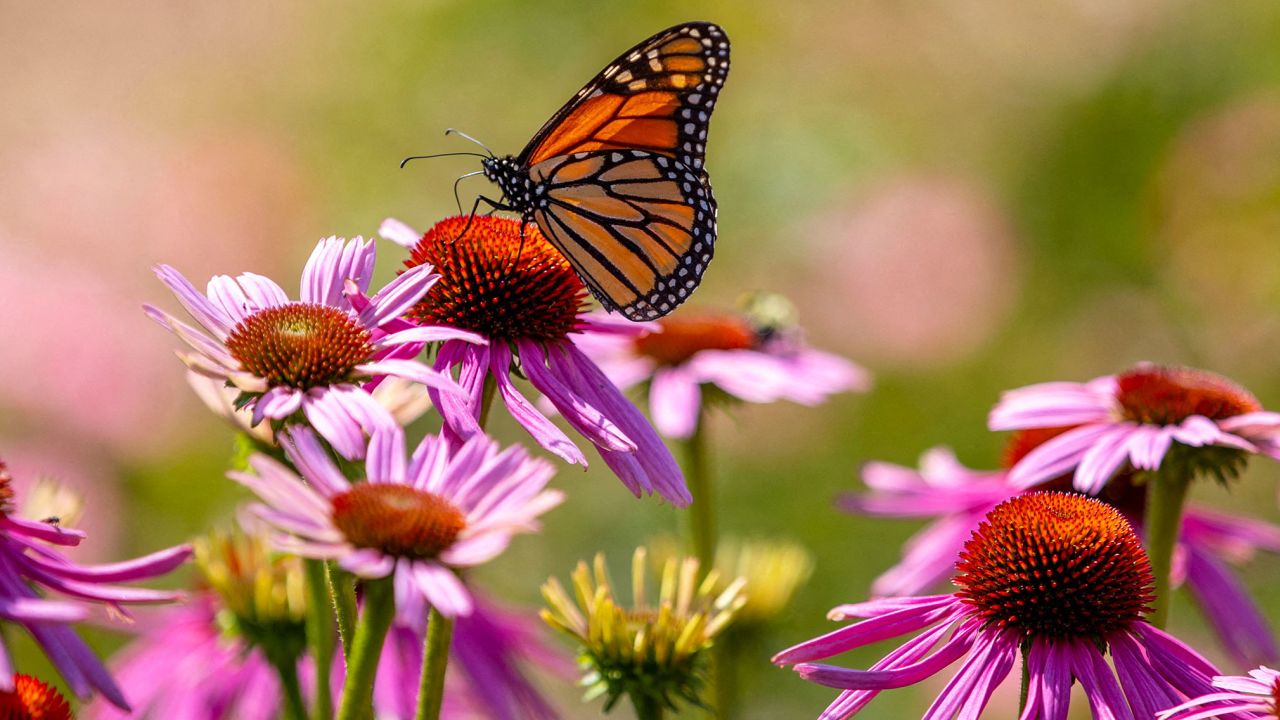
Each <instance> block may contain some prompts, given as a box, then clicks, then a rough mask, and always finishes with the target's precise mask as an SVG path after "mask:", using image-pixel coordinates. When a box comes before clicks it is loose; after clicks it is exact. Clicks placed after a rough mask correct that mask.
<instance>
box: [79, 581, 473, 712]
mask: <svg viewBox="0 0 1280 720" xmlns="http://www.w3.org/2000/svg"><path fill="white" fill-rule="evenodd" d="M217 613H218V606H217V603H216V601H215V599H214V597H213V596H212V595H211V594H207V593H206V594H201V595H200V596H199V597H197V598H195V600H194V601H192V602H191V603H190V604H188V605H184V606H182V607H178V608H173V609H171V610H169V611H167V612H166V613H165V614H163V615H160V616H159V617H156V618H153V620H152V622H151V624H150V627H149V628H148V629H147V630H146V631H145V632H143V633H142V634H141V635H140V636H139V637H138V638H137V639H136V640H134V642H133V643H132V644H130V645H129V646H128V647H127V648H125V650H124V651H123V652H121V653H120V654H119V655H117V656H116V657H115V658H113V660H112V663H111V665H112V668H113V670H114V672H115V674H116V677H117V678H119V680H120V684H121V685H123V686H124V688H125V690H126V692H127V693H128V694H129V696H130V698H131V699H132V701H133V704H134V706H135V708H136V710H134V711H132V712H122V711H121V710H118V709H116V708H113V707H111V706H110V705H108V704H107V703H105V702H101V701H96V702H94V703H93V704H91V705H89V706H88V707H87V708H86V709H85V718H86V720H123V718H139V719H140V720H141V719H145V720H276V719H277V718H279V717H280V716H281V713H282V712H283V711H284V698H283V693H282V691H281V688H280V677H279V675H278V674H277V672H276V670H275V669H274V668H273V667H272V666H271V663H270V662H269V661H268V660H267V658H266V656H265V654H264V653H263V652H262V650H261V649H260V648H258V647H257V646H254V645H251V644H249V643H246V642H245V641H244V640H243V639H241V638H239V637H236V636H234V635H228V634H226V633H225V632H224V631H223V629H222V628H220V627H219V624H218V619H217ZM422 644H423V638H422V636H421V635H420V634H415V633H413V632H412V631H411V630H408V629H406V628H404V627H401V626H396V627H393V628H392V632H391V634H389V635H388V636H387V642H386V644H385V645H384V646H383V650H382V656H381V660H380V662H379V665H378V669H379V672H378V676H377V679H376V681H375V685H374V707H375V709H376V710H377V713H378V717H379V718H381V719H383V720H411V718H412V717H413V715H414V710H415V700H416V695H417V688H418V670H419V667H420V666H421V664H422ZM343 667H344V663H343V659H342V657H341V656H340V655H339V657H337V658H335V659H334V666H333V672H332V682H331V687H332V688H333V693H334V701H335V702H337V701H338V700H339V698H340V695H341V688H342V679H343V677H344V672H343ZM312 668H313V663H312V660H311V658H309V657H303V658H302V659H301V660H300V661H299V662H298V676H299V678H300V679H301V681H302V683H303V685H304V687H303V692H304V694H305V695H307V696H308V697H310V696H311V693H312V692H313V689H312V688H310V687H309V684H310V683H311V681H312V677H313V674H314V673H313V670H312ZM450 678H451V680H450V681H449V682H447V684H446V691H445V698H444V711H443V715H442V717H451V718H452V717H479V715H478V714H476V713H475V712H474V710H472V709H471V708H472V705H471V702H470V700H469V699H468V697H467V693H466V688H464V687H461V686H460V685H459V683H458V682H457V681H456V680H455V679H453V676H450Z"/></svg>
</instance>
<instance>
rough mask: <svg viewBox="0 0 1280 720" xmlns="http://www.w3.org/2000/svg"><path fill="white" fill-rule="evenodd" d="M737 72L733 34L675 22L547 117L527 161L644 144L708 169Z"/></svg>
mask: <svg viewBox="0 0 1280 720" xmlns="http://www.w3.org/2000/svg"><path fill="white" fill-rule="evenodd" d="M728 74H729V39H728V37H726V36H725V34H724V31H723V30H721V29H720V27H719V26H717V25H713V24H712V23H706V22H693V23H685V24H683V25H676V26H675V27H671V28H668V29H666V30H663V31H662V32H660V33H658V34H656V35H654V36H653V37H651V38H649V39H647V40H645V41H643V42H641V43H640V44H638V45H636V46H635V47H633V48H631V49H630V50H628V51H627V52H625V53H623V54H622V55H621V56H620V57H619V58H618V59H617V60H614V61H613V62H612V63H610V64H609V65H608V66H606V67H605V69H604V70H601V71H600V74H599V75H596V77H595V78H594V79H593V80H592V81H591V82H589V83H587V85H586V87H584V88H582V90H580V91H578V94H577V95H575V96H574V97H573V99H572V100H570V101H569V102H568V103H567V104H565V106H564V107H562V108H560V111H559V112H557V113H556V114H555V115H553V116H552V118H551V119H550V120H548V121H547V123H546V124H545V125H543V126H542V129H541V130H539V131H538V133H537V134H536V135H534V136H533V139H532V140H530V141H529V144H528V145H527V146H526V147H525V149H524V152H522V153H521V154H520V156H519V158H517V162H518V163H519V164H520V165H521V166H522V167H526V168H532V167H533V166H535V165H538V164H540V163H543V162H546V161H548V160H550V159H552V158H556V157H562V156H566V155H572V154H575V153H583V152H597V151H601V150H644V151H647V152H649V153H653V154H655V155H665V156H666V157H669V158H672V159H675V160H678V161H679V162H680V164H681V165H683V166H684V167H686V168H689V169H691V170H694V171H696V172H701V171H702V165H703V160H704V157H705V154H706V143H707V123H708V120H709V119H710V118H711V111H712V109H713V108H714V107H715V104H716V98H717V97H718V96H719V94H720V88H721V87H723V86H724V81H725V77H727V76H728Z"/></svg>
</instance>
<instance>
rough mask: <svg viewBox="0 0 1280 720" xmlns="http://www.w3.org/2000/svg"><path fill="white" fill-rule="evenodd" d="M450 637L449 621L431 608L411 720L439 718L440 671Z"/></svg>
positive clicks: (441, 680) (442, 679)
mask: <svg viewBox="0 0 1280 720" xmlns="http://www.w3.org/2000/svg"><path fill="white" fill-rule="evenodd" d="M452 637H453V621H452V620H450V619H449V618H447V617H445V616H443V615H441V614H440V613H439V612H438V611H437V610H436V609H435V608H434V607H433V608H431V615H430V619H429V620H428V621H427V642H426V646H425V649H424V651H423V658H422V679H421V682H420V683H419V685H418V713H417V714H416V715H414V718H415V720H439V718H440V706H441V704H442V703H443V702H444V671H445V668H446V667H448V665H449V641H450V639H451V638H452Z"/></svg>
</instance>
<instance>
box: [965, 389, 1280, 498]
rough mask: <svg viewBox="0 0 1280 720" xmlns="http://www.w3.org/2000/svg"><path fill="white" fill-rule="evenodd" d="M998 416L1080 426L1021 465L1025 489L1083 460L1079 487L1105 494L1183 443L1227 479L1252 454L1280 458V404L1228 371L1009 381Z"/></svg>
mask: <svg viewBox="0 0 1280 720" xmlns="http://www.w3.org/2000/svg"><path fill="white" fill-rule="evenodd" d="M989 425H990V427H991V429H992V430H1020V429H1028V428H1051V427H1067V426H1071V428H1072V429H1071V430H1068V431H1067V432H1064V433H1062V434H1061V435H1059V436H1057V437H1055V438H1053V439H1052V440H1050V441H1048V442H1046V443H1044V444H1043V445H1041V446H1039V447H1037V448H1036V449H1035V450H1033V451H1031V452H1030V453H1028V454H1027V455H1026V457H1024V458H1022V460H1021V461H1019V462H1018V463H1017V464H1016V465H1014V466H1013V468H1012V469H1011V470H1010V472H1009V480H1010V482H1012V483H1013V484H1015V485H1017V486H1018V487H1022V488H1027V487H1031V486H1033V485H1036V484H1039V483H1042V482H1044V481H1045V480H1049V479H1051V478H1054V477H1057V476H1058V475H1061V474H1062V473H1064V472H1067V471H1069V470H1072V469H1074V470H1075V480H1074V485H1075V488H1076V489H1077V490H1079V491H1081V492H1084V493H1088V494H1097V493H1098V492H1099V491H1100V490H1101V489H1102V487H1103V486H1105V485H1106V484H1107V482H1108V481H1109V480H1110V479H1111V478H1112V477H1113V476H1114V475H1115V474H1116V473H1117V472H1118V471H1120V470H1122V469H1123V468H1125V467H1126V466H1128V467H1132V468H1135V469H1138V470H1155V469H1157V468H1159V467H1160V466H1161V463H1162V462H1163V461H1164V459H1165V457H1166V456H1167V455H1168V454H1169V453H1170V452H1174V451H1176V452H1180V453H1182V455H1181V456H1182V457H1184V458H1185V459H1186V461H1188V462H1190V463H1191V467H1192V468H1193V469H1194V470H1196V471H1199V472H1204V473H1209V474H1212V475H1215V476H1217V477H1218V478H1219V479H1223V480H1225V479H1226V478H1228V477H1233V476H1234V475H1236V474H1237V473H1238V472H1239V470H1240V467H1241V466H1242V465H1243V463H1244V459H1245V456H1246V454H1248V453H1262V454H1266V455H1269V456H1271V457H1274V458H1280V413H1273V412H1264V411H1263V409H1262V405H1261V404H1259V403H1258V401H1257V399H1255V398H1254V397H1253V395H1251V394H1250V393H1249V392H1248V391H1247V390H1245V389H1244V388H1242V387H1240V386H1238V385H1236V384H1235V383H1232V382H1231V381H1229V380H1227V379H1226V378H1223V377H1220V376H1218V375H1214V374H1212V373H1208V372H1205V371H1203V370H1193V369H1190V368H1163V367H1157V366H1154V365H1147V364H1142V365H1138V366H1137V367H1135V368H1134V369H1132V370H1129V371H1127V372H1125V373H1122V374H1120V375H1115V376H1112V375H1107V376H1104V377H1100V378H1096V379H1094V380H1091V381H1089V382H1087V383H1071V382H1052V383H1043V384H1040V385H1032V386H1029V387H1025V388H1021V389H1018V390H1010V391H1008V392H1006V393H1005V394H1004V396H1003V397H1002V398H1001V399H1000V402H999V404H997V405H996V407H995V408H994V409H993V410H992V411H991V417H990V420H989ZM1192 448H1199V450H1192ZM1212 449H1227V451H1228V452H1209V450H1212Z"/></svg>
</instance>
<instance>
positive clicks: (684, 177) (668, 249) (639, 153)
mask: <svg viewBox="0 0 1280 720" xmlns="http://www.w3.org/2000/svg"><path fill="white" fill-rule="evenodd" d="M530 174H531V176H532V179H533V181H534V182H535V183H536V184H537V185H538V186H539V187H541V190H540V192H541V193H543V194H544V195H545V199H546V202H539V203H538V209H536V210H535V211H534V212H533V219H534V222H536V223H537V224H538V227H539V229H541V230H542V231H543V234H544V235H545V236H546V237H547V238H548V239H549V240H550V241H551V242H552V243H554V244H555V245H556V247H557V248H559V250H560V251H561V252H562V253H564V255H565V257H567V258H568V259H569V262H570V263H571V264H572V265H573V266H574V268H575V269H576V270H577V271H578V274H579V275H580V276H582V278H583V279H584V280H585V281H586V283H587V286H588V287H589V288H590V289H591V291H592V293H593V294H594V295H595V296H596V297H597V298H598V299H599V300H600V302H601V303H602V304H603V305H604V306H605V307H606V308H607V309H610V310H618V311H620V312H622V314H624V315H625V316H626V317H628V318H630V319H632V320H652V319H654V318H656V317H661V316H662V315H666V314H667V313H669V312H670V311H671V310H672V309H673V308H675V306H676V305H679V304H680V303H681V302H683V301H684V300H685V299H686V298H687V297H688V295H689V293H690V292H692V291H693V289H694V288H695V287H697V285H698V282H699V280H700V279H701V278H702V273H703V272H704V271H705V270H706V267H707V263H709V262H710V261H711V257H712V254H713V250H714V244H715V237H716V204H715V198H714V197H713V196H712V194H711V188H710V186H709V185H707V183H706V182H705V175H704V174H703V173H702V172H701V171H699V170H696V169H694V168H690V167H688V166H686V165H684V164H682V163H681V162H680V161H679V160H675V159H673V158H670V157H667V156H665V155H659V154H656V153H652V152H649V151H646V150H601V151H591V152H581V153H575V154H573V155H571V156H568V157H555V158H551V159H549V160H546V161H544V162H542V163H539V164H538V165H536V166H534V167H533V168H532V169H531V171H530Z"/></svg>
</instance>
